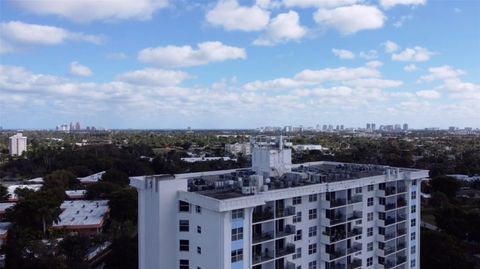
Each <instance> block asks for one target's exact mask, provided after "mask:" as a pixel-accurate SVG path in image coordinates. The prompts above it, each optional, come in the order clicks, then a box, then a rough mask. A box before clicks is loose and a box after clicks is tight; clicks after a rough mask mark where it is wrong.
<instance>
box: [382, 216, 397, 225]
mask: <svg viewBox="0 0 480 269" xmlns="http://www.w3.org/2000/svg"><path fill="white" fill-rule="evenodd" d="M384 222H385V226H387V225H390V224H393V223H395V218H393V217H387V219H386V220H385V221H384Z"/></svg>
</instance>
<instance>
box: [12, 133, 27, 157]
mask: <svg viewBox="0 0 480 269" xmlns="http://www.w3.org/2000/svg"><path fill="white" fill-rule="evenodd" d="M9 150H10V155H11V156H20V155H22V153H23V152H24V151H27V137H26V136H23V134H22V133H17V134H15V135H12V136H10V144H9Z"/></svg>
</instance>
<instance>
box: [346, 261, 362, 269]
mask: <svg viewBox="0 0 480 269" xmlns="http://www.w3.org/2000/svg"><path fill="white" fill-rule="evenodd" d="M361 266H362V260H360V259H354V260H353V261H352V262H350V263H348V264H347V269H355V268H359V267H361Z"/></svg>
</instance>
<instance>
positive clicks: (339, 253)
mask: <svg viewBox="0 0 480 269" xmlns="http://www.w3.org/2000/svg"><path fill="white" fill-rule="evenodd" d="M328 254H329V257H330V260H334V259H337V258H340V257H342V256H345V251H340V250H336V251H334V252H332V253H328Z"/></svg>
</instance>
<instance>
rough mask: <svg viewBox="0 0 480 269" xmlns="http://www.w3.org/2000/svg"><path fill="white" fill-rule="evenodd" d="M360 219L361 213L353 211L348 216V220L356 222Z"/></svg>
mask: <svg viewBox="0 0 480 269" xmlns="http://www.w3.org/2000/svg"><path fill="white" fill-rule="evenodd" d="M361 218H362V211H353V213H352V214H350V215H349V216H348V220H349V221H350V220H356V219H361Z"/></svg>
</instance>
